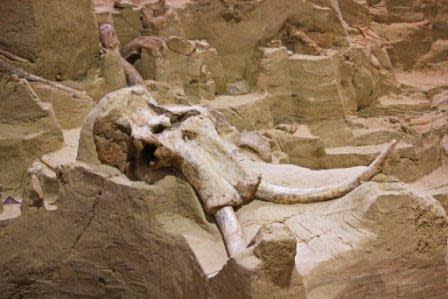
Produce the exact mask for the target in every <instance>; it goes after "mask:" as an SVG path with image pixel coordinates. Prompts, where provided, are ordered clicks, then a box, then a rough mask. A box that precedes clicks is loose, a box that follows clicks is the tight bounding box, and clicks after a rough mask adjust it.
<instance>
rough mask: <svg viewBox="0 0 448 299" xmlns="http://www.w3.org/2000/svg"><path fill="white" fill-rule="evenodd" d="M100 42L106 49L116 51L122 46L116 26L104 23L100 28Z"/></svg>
mask: <svg viewBox="0 0 448 299" xmlns="http://www.w3.org/2000/svg"><path fill="white" fill-rule="evenodd" d="M98 29H99V32H100V41H101V44H102V45H103V47H104V48H106V49H110V50H115V49H118V47H119V46H120V42H119V41H118V37H117V33H116V32H115V29H114V26H113V25H112V24H109V23H104V24H102V25H100V26H99V28H98Z"/></svg>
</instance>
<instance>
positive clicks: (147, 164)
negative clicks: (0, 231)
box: [80, 86, 396, 256]
mask: <svg viewBox="0 0 448 299" xmlns="http://www.w3.org/2000/svg"><path fill="white" fill-rule="evenodd" d="M217 125H218V124H217V120H216V119H215V118H214V117H213V116H212V114H211V113H209V112H208V111H207V110H206V109H204V108H202V107H199V106H180V105H172V106H169V105H167V106H159V105H158V104H157V103H156V102H155V100H154V99H153V98H152V96H151V95H150V93H149V92H148V91H147V90H146V89H145V88H143V87H141V86H134V87H130V88H127V89H122V90H119V91H116V92H113V93H111V94H109V95H107V96H106V97H105V98H104V99H102V100H101V101H100V103H99V105H98V107H97V108H96V109H95V110H93V112H92V113H91V114H90V117H89V118H88V119H87V121H86V125H85V127H84V130H83V133H84V134H85V135H86V136H89V135H90V138H93V139H94V144H95V145H96V146H95V148H93V144H91V149H90V150H91V151H92V154H93V155H95V151H97V156H98V159H99V160H100V162H102V163H104V164H108V165H111V166H115V167H117V168H119V169H120V170H121V171H122V172H124V173H125V174H126V175H128V176H129V177H130V178H134V179H137V180H145V179H146V178H148V176H150V175H151V172H153V171H154V170H157V169H166V168H174V169H177V170H179V171H181V172H182V174H183V175H184V176H185V178H186V179H187V181H188V182H189V183H190V184H191V185H192V186H193V188H194V189H195V191H196V192H197V193H198V195H199V197H200V199H201V200H202V204H203V206H204V209H205V210H206V211H207V213H209V214H211V215H214V216H215V218H216V221H217V223H218V226H219V228H220V230H221V233H222V236H223V239H224V242H225V243H226V247H227V251H228V253H229V255H230V256H233V255H235V254H237V253H240V252H242V251H243V250H244V248H246V241H245V238H244V234H243V231H242V229H241V226H240V224H239V223H238V219H237V217H236V215H235V213H234V211H233V208H232V207H239V206H241V205H242V204H244V203H248V202H250V201H252V200H253V199H254V198H258V199H261V200H266V201H272V202H276V203H297V202H298V203H307V202H318V201H325V200H330V199H333V198H337V197H341V196H343V195H345V194H346V193H348V192H350V191H351V190H353V189H354V188H356V187H357V186H359V184H361V182H363V181H368V180H370V179H371V178H372V177H373V176H374V175H376V174H377V173H378V172H380V171H381V169H382V166H383V165H384V163H385V161H386V159H387V157H388V155H389V154H390V152H391V151H392V150H393V148H394V147H395V145H396V141H395V140H394V141H393V142H391V144H390V145H389V146H388V147H387V148H386V149H385V150H384V151H383V152H382V153H381V154H380V155H379V156H378V157H377V158H376V159H375V161H373V162H372V164H371V165H370V166H369V167H367V168H366V170H365V171H363V172H362V173H361V174H359V175H357V176H354V177H353V178H350V179H347V180H345V181H343V182H341V183H336V184H334V185H330V186H326V187H321V188H315V189H300V188H288V187H282V186H277V185H273V184H270V183H267V182H264V181H263V180H262V178H261V174H259V173H257V172H255V171H253V170H251V169H250V168H249V167H245V166H244V164H243V163H241V161H240V160H241V159H242V157H241V155H240V154H239V152H238V149H237V147H236V146H235V145H234V144H231V143H229V142H227V141H225V140H224V139H223V138H222V137H221V136H220V135H219V134H218V132H217V131H216V126H217ZM90 129H91V130H92V131H91V132H89V130H90ZM82 140H83V139H82V138H81V141H82ZM81 146H82V144H81ZM80 158H81V159H82V158H83V157H82V155H80Z"/></svg>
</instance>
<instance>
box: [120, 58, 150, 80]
mask: <svg viewBox="0 0 448 299" xmlns="http://www.w3.org/2000/svg"><path fill="white" fill-rule="evenodd" d="M121 65H122V66H123V70H124V74H125V76H126V81H127V83H128V85H129V86H133V85H137V84H138V85H143V86H144V85H145V80H143V78H142V76H141V75H140V74H139V72H138V71H137V70H136V69H135V67H134V66H133V65H132V64H130V63H129V62H127V60H126V59H124V58H123V57H121Z"/></svg>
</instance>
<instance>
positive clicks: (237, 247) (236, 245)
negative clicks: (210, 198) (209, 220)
mask: <svg viewBox="0 0 448 299" xmlns="http://www.w3.org/2000/svg"><path fill="white" fill-rule="evenodd" d="M215 219H216V222H217V223H218V227H219V230H220V231H221V235H222V238H223V239H224V243H225V244H226V248H227V253H228V254H229V256H230V257H232V256H234V255H235V254H237V253H239V252H242V251H243V250H244V249H246V247H247V243H246V240H245V238H244V233H243V229H242V228H241V225H240V223H239V222H238V218H236V215H235V212H234V211H233V208H232V207H229V206H227V207H224V208H221V209H219V210H218V211H217V212H216V214H215Z"/></svg>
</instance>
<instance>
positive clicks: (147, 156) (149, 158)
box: [140, 144, 157, 165]
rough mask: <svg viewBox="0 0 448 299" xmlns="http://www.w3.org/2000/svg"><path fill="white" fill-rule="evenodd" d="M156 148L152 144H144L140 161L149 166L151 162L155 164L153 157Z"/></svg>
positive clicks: (154, 157)
mask: <svg viewBox="0 0 448 299" xmlns="http://www.w3.org/2000/svg"><path fill="white" fill-rule="evenodd" d="M156 149H157V146H155V145H154V144H145V145H144V146H143V150H142V151H141V153H140V154H141V159H142V162H143V163H145V164H146V165H147V164H151V162H155V161H156V160H157V159H156V156H155V152H156Z"/></svg>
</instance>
